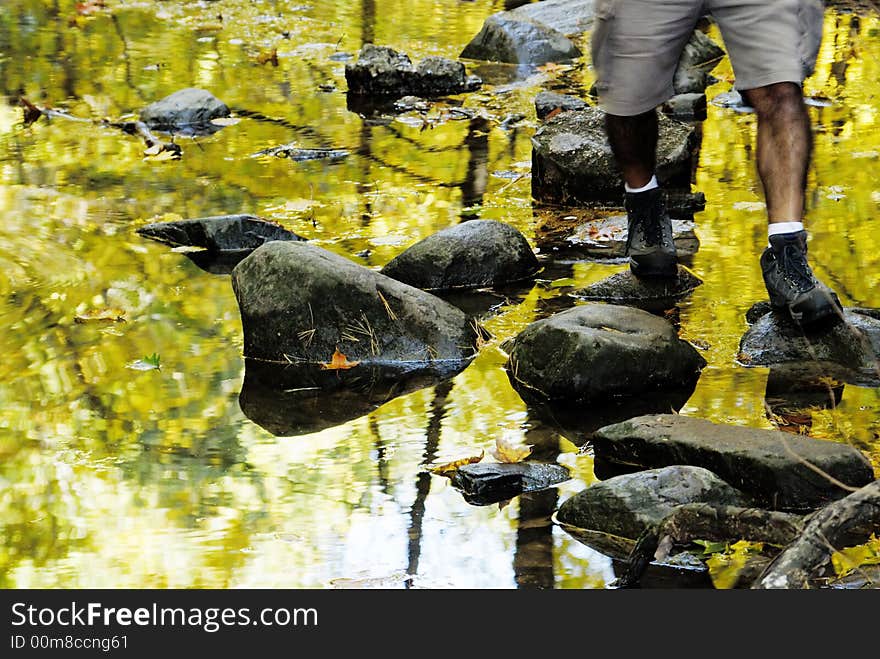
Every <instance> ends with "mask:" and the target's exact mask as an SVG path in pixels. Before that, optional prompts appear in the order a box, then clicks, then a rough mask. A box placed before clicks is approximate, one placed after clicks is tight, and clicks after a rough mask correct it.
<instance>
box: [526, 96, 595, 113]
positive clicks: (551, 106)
mask: <svg viewBox="0 0 880 659" xmlns="http://www.w3.org/2000/svg"><path fill="white" fill-rule="evenodd" d="M588 107H589V105H587V103H586V101H584V100H583V99H580V98H578V97H577V96H569V95H568V94H557V93H556V92H538V95H537V96H535V112H536V113H537V115H538V119H545V118H546V117H547V115H549V114H550V113H552V112H555V111H557V110H559V111H561V112H565V111H567V110H586V109H587V108H588Z"/></svg>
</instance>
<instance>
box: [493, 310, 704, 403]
mask: <svg viewBox="0 0 880 659" xmlns="http://www.w3.org/2000/svg"><path fill="white" fill-rule="evenodd" d="M509 354H510V356H509V358H508V362H507V371H508V376H509V377H510V379H511V384H512V385H513V387H514V388H515V389H516V390H517V392H518V393H519V394H520V395H521V396H522V397H523V398H524V399H526V400H527V401H528V400H535V401H538V402H541V401H563V400H567V401H594V400H608V399H613V398H620V397H627V396H638V395H641V394H644V393H646V392H654V391H658V390H667V391H668V390H674V389H688V388H691V387H693V384H694V382H695V381H696V380H697V379H698V378H699V374H700V369H702V368H703V366H705V365H706V361H705V360H704V359H703V358H702V357H701V356H700V354H699V353H698V352H697V351H696V350H695V349H694V348H693V346H691V345H690V344H689V343H688V342H687V341H683V340H681V339H679V338H678V336H677V335H676V333H675V329H674V328H673V327H672V325H671V324H670V323H669V321H667V320H665V319H664V318H660V317H658V316H654V315H652V314H650V313H648V312H647V311H642V310H640V309H634V308H630V307H624V306H616V305H610V304H585V305H583V306H578V307H574V308H573V309H568V310H567V311H563V312H561V313H557V314H555V315H553V316H550V317H549V318H544V319H543V320H539V321H536V322H534V323H532V324H530V325H528V326H527V327H526V328H525V329H524V330H523V331H522V332H521V333H520V334H519V335H518V336H517V337H516V338H515V339H514V341H513V344H512V347H511V349H510V352H509Z"/></svg>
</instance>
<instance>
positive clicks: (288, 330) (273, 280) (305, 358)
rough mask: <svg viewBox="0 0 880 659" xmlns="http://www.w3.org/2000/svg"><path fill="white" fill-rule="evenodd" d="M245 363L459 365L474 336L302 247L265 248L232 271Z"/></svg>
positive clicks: (377, 278)
mask: <svg viewBox="0 0 880 659" xmlns="http://www.w3.org/2000/svg"><path fill="white" fill-rule="evenodd" d="M232 288H233V291H234V292H235V296H236V299H237V300H238V305H239V309H240V311H241V320H242V328H243V331H244V354H245V356H246V357H253V358H257V359H264V360H269V361H275V362H309V363H328V362H330V361H331V359H332V357H333V355H334V354H335V353H336V351H337V350H338V351H339V352H340V353H342V354H343V355H345V357H346V358H347V359H348V361H350V362H355V361H358V362H364V363H387V362H432V361H445V360H449V361H460V360H463V359H467V358H469V357H471V356H472V355H473V353H474V345H475V343H476V337H477V331H478V328H477V327H476V325H475V324H474V323H473V322H472V321H471V320H470V319H469V318H468V317H467V316H466V315H465V314H464V313H462V312H461V311H459V310H458V309H456V308H455V307H453V306H452V305H451V304H448V303H447V302H444V301H443V300H441V299H440V298H438V297H436V296H434V295H431V294H430V293H426V292H424V291H421V290H419V289H417V288H413V287H412V286H407V285H406V284H403V283H401V282H399V281H396V280H394V279H391V278H390V277H386V276H384V275H381V274H379V273H377V272H373V271H372V270H369V269H367V268H364V267H362V266H359V265H357V264H355V263H353V262H351V261H349V260H348V259H346V258H343V257H341V256H338V255H336V254H333V253H331V252H328V251H326V250H324V249H321V248H319V247H314V246H312V245H309V244H308V243H301V242H280V241H275V242H270V243H266V244H265V245H263V246H262V247H259V248H258V249H256V250H254V252H253V253H252V254H251V255H250V256H248V257H247V258H246V259H244V260H243V261H242V262H241V263H239V264H238V265H237V266H236V267H235V269H234V270H233V271H232Z"/></svg>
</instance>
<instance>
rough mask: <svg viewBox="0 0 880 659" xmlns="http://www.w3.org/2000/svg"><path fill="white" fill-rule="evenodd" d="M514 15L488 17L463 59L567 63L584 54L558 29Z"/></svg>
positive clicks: (468, 46) (524, 62)
mask: <svg viewBox="0 0 880 659" xmlns="http://www.w3.org/2000/svg"><path fill="white" fill-rule="evenodd" d="M514 11H516V10H514ZM512 14H513V12H501V13H499V14H494V15H492V16H490V17H489V18H487V19H486V22H485V23H484V24H483V29H481V30H480V32H479V33H478V34H477V36H475V37H474V38H473V39H472V40H471V41H470V43H468V45H467V46H465V47H464V50H463V51H461V57H465V58H468V59H478V60H489V61H495V62H509V63H511V64H533V65H538V64H546V63H547V62H567V61H569V60H573V59H575V58H577V57H580V56H581V55H582V54H583V53H581V50H580V48H578V47H577V46H576V45H575V44H574V43H573V42H572V41H571V40H570V39H569V38H568V37H566V36H565V35H564V34H563V33H562V32H560V31H559V30H556V29H554V28H552V27H550V26H549V25H545V24H543V23H540V22H538V21H535V20H532V19H530V18H528V17H514V16H512Z"/></svg>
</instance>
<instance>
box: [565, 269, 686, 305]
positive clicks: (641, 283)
mask: <svg viewBox="0 0 880 659" xmlns="http://www.w3.org/2000/svg"><path fill="white" fill-rule="evenodd" d="M702 283H703V281H702V280H701V279H700V278H699V277H697V276H696V275H695V274H693V273H692V272H691V271H690V270H688V269H687V268H685V267H683V266H681V265H680V266H678V273H677V275H676V276H675V277H674V278H664V277H657V278H639V277H636V276H635V275H634V274H632V272H630V271H629V270H628V269H627V270H624V271H623V272H618V273H617V274H614V275H611V276H610V277H606V278H605V279H603V280H601V281H597V282H596V283H595V284H590V285H589V286H586V287H584V288H582V289H580V290H577V291H574V292H573V293H571V295H572V297H576V298H578V299H581V300H590V301H600V302H611V303H614V304H626V305H630V306H634V307H638V308H640V309H645V310H649V311H660V310H663V309H669V308H671V307H674V306H675V305H676V304H677V303H678V302H679V301H680V300H681V299H682V298H685V297H687V296H688V295H690V294H691V293H692V292H693V291H694V289H695V288H697V286H699V285H700V284H702Z"/></svg>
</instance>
